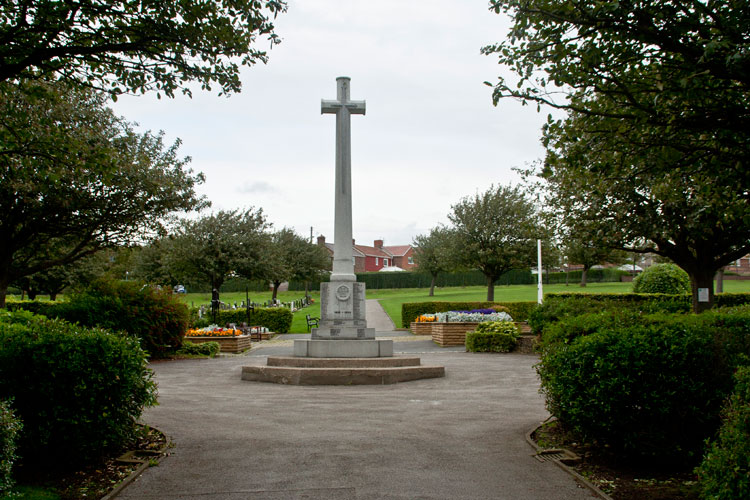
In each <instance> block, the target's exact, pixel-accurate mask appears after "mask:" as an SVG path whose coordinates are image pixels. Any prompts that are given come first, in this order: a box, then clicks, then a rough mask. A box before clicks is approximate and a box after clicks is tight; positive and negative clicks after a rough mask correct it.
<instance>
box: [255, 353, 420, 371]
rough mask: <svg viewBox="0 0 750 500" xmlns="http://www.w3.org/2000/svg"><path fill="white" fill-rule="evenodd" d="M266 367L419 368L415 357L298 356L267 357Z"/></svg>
mask: <svg viewBox="0 0 750 500" xmlns="http://www.w3.org/2000/svg"><path fill="white" fill-rule="evenodd" d="M266 364H267V365H268V366H286V367H299V368H304V367H307V368H387V367H394V366H419V365H420V364H421V362H420V359H419V357H417V356H410V357H407V356H394V357H392V358H304V357H298V356H269V357H268V362H267V363H266Z"/></svg>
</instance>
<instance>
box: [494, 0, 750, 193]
mask: <svg viewBox="0 0 750 500" xmlns="http://www.w3.org/2000/svg"><path fill="white" fill-rule="evenodd" d="M490 8H491V9H492V10H493V11H495V12H496V13H500V12H505V13H507V14H509V15H510V16H511V18H512V21H513V24H512V26H511V28H510V33H509V36H508V37H507V38H506V39H505V41H503V42H501V43H498V44H495V45H491V46H487V47H485V48H484V49H483V52H484V53H485V54H495V55H497V56H498V58H499V62H500V63H501V64H504V65H506V66H508V67H509V68H510V69H511V70H513V72H514V73H515V74H516V75H517V77H518V78H517V79H505V78H502V77H501V78H500V79H499V81H498V83H497V84H496V85H495V87H494V95H493V97H494V100H495V103H497V102H498V101H499V100H500V99H502V98H505V97H511V98H516V99H520V100H522V101H523V102H532V103H536V104H538V105H549V106H552V107H554V108H558V109H563V110H567V111H571V112H575V113H577V114H582V115H586V116H592V117H604V118H614V119H617V120H620V121H622V122H626V123H628V124H629V126H633V127H643V129H642V130H641V131H640V132H641V140H640V144H642V145H645V144H649V143H653V144H655V145H671V146H673V147H675V148H678V149H683V151H685V152H691V153H694V154H696V155H699V156H700V155H702V154H707V153H708V154H712V155H718V156H720V157H722V159H723V163H724V165H732V164H734V163H735V162H736V161H741V162H743V163H746V162H747V158H748V156H747V155H748V154H749V153H748V148H747V140H748V130H750V126H748V120H749V119H750V100H748V99H747V95H748V90H750V70H748V68H750V50H748V49H749V48H750V37H749V36H748V31H747V25H748V23H749V22H750V11H748V9H747V8H746V5H745V3H744V2H741V1H738V0H717V1H712V2H704V1H701V0H646V1H641V2H635V1H632V0H625V1H621V2H615V3H612V2H608V1H604V0H525V1H523V2H519V1H516V0H491V2H490ZM644 126H645V127H644ZM684 165H685V166H689V165H690V163H684ZM734 175H735V176H737V175H739V176H740V177H741V178H743V179H744V180H745V181H747V180H748V176H747V173H746V172H735V174H734Z"/></svg>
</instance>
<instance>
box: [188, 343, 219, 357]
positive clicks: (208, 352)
mask: <svg viewBox="0 0 750 500" xmlns="http://www.w3.org/2000/svg"><path fill="white" fill-rule="evenodd" d="M220 350H221V346H220V345H219V343H218V342H201V343H198V344H196V343H194V342H190V341H189V340H186V341H184V342H183V343H182V347H180V350H179V351H178V353H180V354H189V355H197V356H209V357H212V358H213V357H214V356H216V355H217V354H219V351H220Z"/></svg>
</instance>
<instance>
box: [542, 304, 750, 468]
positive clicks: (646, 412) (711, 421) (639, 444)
mask: <svg viewBox="0 0 750 500" xmlns="http://www.w3.org/2000/svg"><path fill="white" fill-rule="evenodd" d="M562 323H563V324H561V325H558V326H557V328H558V330H557V335H559V338H560V339H564V340H567V342H566V341H557V342H551V341H546V342H545V343H544V348H543V352H542V360H541V363H540V364H539V365H538V367H537V369H538V371H539V375H540V377H541V381H542V391H543V393H544V394H545V396H546V400H547V407H548V409H549V410H550V412H551V413H552V414H553V415H555V416H556V417H557V418H558V419H559V420H560V421H561V422H562V423H564V424H565V425H566V426H568V427H569V428H571V429H572V430H574V431H575V432H577V433H578V434H580V436H581V437H582V439H584V440H587V441H591V442H594V443H597V444H599V445H600V446H607V447H609V449H611V450H612V451H615V452H617V453H621V454H624V455H625V456H630V457H641V458H652V459H671V460H685V461H689V460H692V459H694V458H695V457H697V456H698V455H699V454H700V451H701V448H702V443H703V441H704V440H705V439H706V438H707V437H709V436H710V435H712V434H713V432H714V431H715V430H716V429H717V427H718V422H719V413H720V409H721V403H722V401H723V400H724V398H725V397H726V396H727V395H728V394H729V392H730V391H731V388H732V373H733V371H734V369H735V367H736V366H737V364H738V363H740V362H742V361H743V360H744V359H746V356H747V355H748V354H750V334H749V332H750V313H744V314H742V313H733V314H723V313H720V312H708V313H704V314H702V315H668V314H654V315H648V316H643V317H639V315H638V314H635V313H633V314H632V315H631V316H630V318H628V317H627V316H626V315H624V314H623V313H622V312H619V311H614V312H608V313H601V314H599V315H593V314H592V315H589V316H587V317H580V318H570V319H566V320H563V322H562ZM577 328H580V329H581V332H580V335H576V333H575V331H576V329H577Z"/></svg>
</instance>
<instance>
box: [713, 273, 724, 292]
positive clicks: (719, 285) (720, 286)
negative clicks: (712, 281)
mask: <svg viewBox="0 0 750 500" xmlns="http://www.w3.org/2000/svg"><path fill="white" fill-rule="evenodd" d="M715 293H724V268H723V267H722V268H721V269H719V271H718V272H717V273H716V292H715Z"/></svg>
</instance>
